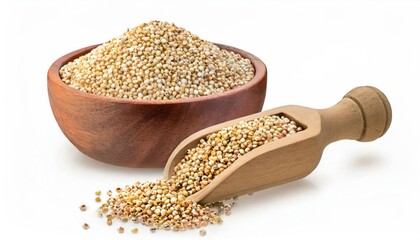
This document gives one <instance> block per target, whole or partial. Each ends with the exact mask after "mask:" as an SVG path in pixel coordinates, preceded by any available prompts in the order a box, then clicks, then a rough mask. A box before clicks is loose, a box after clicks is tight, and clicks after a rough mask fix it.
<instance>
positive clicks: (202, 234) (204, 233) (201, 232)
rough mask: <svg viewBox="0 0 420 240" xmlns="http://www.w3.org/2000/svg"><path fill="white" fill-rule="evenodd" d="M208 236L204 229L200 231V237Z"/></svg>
mask: <svg viewBox="0 0 420 240" xmlns="http://www.w3.org/2000/svg"><path fill="white" fill-rule="evenodd" d="M206 234H207V232H206V230H204V229H201V230H200V236H203V237H204V236H206Z"/></svg>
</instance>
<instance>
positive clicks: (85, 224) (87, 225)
mask: <svg viewBox="0 0 420 240" xmlns="http://www.w3.org/2000/svg"><path fill="white" fill-rule="evenodd" d="M82 227H83V229H85V230H88V229H89V228H90V226H89V224H87V223H83V225H82Z"/></svg>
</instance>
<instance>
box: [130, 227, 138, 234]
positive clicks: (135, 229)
mask: <svg viewBox="0 0 420 240" xmlns="http://www.w3.org/2000/svg"><path fill="white" fill-rule="evenodd" d="M131 232H132V233H134V234H136V233H138V232H139V229H138V228H133V229H131Z"/></svg>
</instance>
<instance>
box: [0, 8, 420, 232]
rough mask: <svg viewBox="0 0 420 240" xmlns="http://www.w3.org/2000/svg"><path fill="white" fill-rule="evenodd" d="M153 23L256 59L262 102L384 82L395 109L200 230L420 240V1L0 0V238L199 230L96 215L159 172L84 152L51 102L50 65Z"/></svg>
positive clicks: (327, 102)
mask: <svg viewBox="0 0 420 240" xmlns="http://www.w3.org/2000/svg"><path fill="white" fill-rule="evenodd" d="M153 19H158V20H166V21H170V22H174V23H175V24H177V25H178V26H182V27H185V28H186V29H188V30H190V31H191V32H193V33H195V34H197V35H199V36H200V37H202V38H204V39H208V40H210V41H213V42H219V43H224V44H227V45H232V46H236V47H238V48H241V49H244V50H247V51H249V52H251V53H253V54H255V55H256V56H258V57H260V58H261V59H262V60H263V61H264V62H265V63H266V65H267V68H268V72H269V78H268V90H267V98H266V102H265V105H264V109H270V108H274V107H277V106H281V105H287V104H299V105H304V106H310V107H314V108H324V107H328V106H331V105H333V104H335V103H336V102H337V101H338V100H339V99H340V98H341V97H342V96H343V95H344V94H345V93H346V92H347V91H349V90H350V89H351V88H353V87H356V86H359V85H373V86H376V87H378V88H379V89H381V90H382V91H383V92H384V93H385V94H386V95H387V96H388V98H389V100H390V102H391V104H392V108H393V121H392V124H391V127H390V129H389V131H388V133H387V134H386V135H385V136H384V137H383V138H381V139H378V140H377V141H375V142H370V143H360V142H355V141H341V142H337V143H334V144H332V145H331V146H329V147H328V148H327V149H326V150H325V152H324V155H323V158H322V160H321V163H320V165H319V166H318V168H317V169H316V170H315V171H314V172H313V173H312V174H311V175H310V176H308V177H307V178H305V179H303V180H300V181H296V182H294V183H290V184H286V185H283V186H279V187H275V188H272V189H269V190H265V191H261V192H258V193H255V194H254V196H243V197H240V199H239V205H238V206H237V207H236V208H234V209H233V213H232V215H231V216H229V217H224V223H223V224H222V225H215V226H210V227H208V228H207V236H206V237H205V239H245V238H246V239H256V238H257V239H262V238H263V237H264V239H309V238H311V239H312V238H322V239H420V230H419V229H420V192H419V190H420V174H419V170H420V154H419V143H418V142H419V140H418V139H419V136H420V131H419V124H418V121H419V119H420V114H419V110H418V108H419V94H418V93H419V91H418V87H417V86H419V85H418V81H419V78H420V1H352V2H351V3H350V1H349V2H345V1H244V0H242V1H239V0H238V1H207V2H201V1H169V0H168V1H118V2H117V1H115V2H110V1H99V0H98V1H81V0H73V1H68V2H64V1H46V0H45V1H29V0H28V1H4V0H3V1H1V2H0V27H1V28H0V31H1V35H0V69H1V71H0V72H1V75H0V98H1V99H0V100H1V101H0V103H1V113H0V114H1V115H0V116H1V117H0V123H1V124H0V126H1V127H0V128H1V129H0V130H1V131H0V137H1V145H0V148H1V152H0V153H1V155H0V160H1V162H0V180H1V181H0V239H149V238H150V239H198V238H200V236H199V234H198V230H193V231H187V232H178V233H173V232H164V231H161V232H157V233H155V234H152V233H150V232H149V231H148V229H147V228H145V227H141V228H140V232H139V233H138V234H137V235H133V234H131V232H128V233H126V234H123V235H121V234H118V233H117V231H116V228H117V227H118V226H119V225H118V224H114V225H113V226H112V227H109V226H107V225H106V224H105V223H104V221H103V219H99V218H97V217H96V215H95V213H94V211H93V206H95V204H94V200H93V199H94V192H95V191H96V190H97V189H102V190H107V189H109V188H111V189H113V188H115V187H117V186H124V185H126V184H132V183H134V182H135V181H137V180H154V179H156V178H159V177H160V176H161V174H162V169H126V168H120V167H114V166H110V165H106V164H103V163H100V162H97V161H95V160H92V159H90V158H88V157H86V156H84V155H82V154H81V153H80V152H78V150H77V149H76V148H75V147H73V146H72V145H71V143H70V142H69V141H68V140H67V139H66V138H65V136H64V135H63V134H62V132H61V131H60V129H59V127H58V125H57V124H56V122H55V119H54V117H53V115H52V112H51V109H50V106H49V102H48V95H47V79H46V75H47V70H48V68H49V66H50V65H51V64H52V62H53V61H55V60H56V59H57V58H59V57H61V56H62V55H64V54H66V53H68V52H70V51H73V50H76V49H79V48H81V47H84V46H88V45H92V44H96V43H101V42H103V41H106V40H108V39H111V38H112V37H114V36H118V35H120V34H121V33H123V32H124V31H125V30H126V29H127V28H130V27H134V26H136V25H138V24H140V23H142V22H148V21H150V20H153ZM82 203H85V204H87V205H88V206H90V207H91V208H90V211H88V212H86V213H82V212H80V211H79V210H78V206H79V205H80V204H82ZM84 222H88V223H89V224H90V225H91V229H90V230H88V231H84V230H83V229H82V227H81V225H82V223H84ZM124 226H126V227H127V228H130V227H131V225H129V224H128V225H127V224H124ZM202 239H204V238H202Z"/></svg>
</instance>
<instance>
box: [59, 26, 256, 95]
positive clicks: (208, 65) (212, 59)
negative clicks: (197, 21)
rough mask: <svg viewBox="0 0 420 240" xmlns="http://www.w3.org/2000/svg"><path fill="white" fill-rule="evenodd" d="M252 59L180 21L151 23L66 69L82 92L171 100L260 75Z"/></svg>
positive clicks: (64, 78) (66, 80) (65, 76)
mask: <svg viewBox="0 0 420 240" xmlns="http://www.w3.org/2000/svg"><path fill="white" fill-rule="evenodd" d="M254 71H255V70H254V67H253V65H252V63H251V61H250V60H249V59H244V58H242V57H241V56H240V55H239V54H235V53H233V52H230V51H227V50H225V49H220V48H219V47H218V46H216V45H214V44H213V43H211V42H208V41H205V40H202V39H200V38H199V37H198V36H196V35H193V34H191V33H190V32H188V31H186V30H185V29H183V28H180V27H177V26H175V25H174V24H170V23H166V22H160V21H151V22H149V23H143V24H140V25H139V26H137V27H134V28H133V29H130V30H128V31H126V32H125V33H124V34H123V35H122V36H120V37H116V38H113V39H112V40H110V41H107V42H105V43H104V44H102V45H100V46H98V47H96V48H94V49H93V50H92V51H91V52H89V53H88V54H86V55H83V56H81V57H79V58H77V59H75V60H73V61H71V62H69V63H67V64H66V65H64V66H63V67H62V68H61V69H60V71H59V72H60V76H61V79H62V81H63V82H64V83H66V84H68V85H69V86H70V87H73V88H75V89H78V90H80V91H83V92H86V93H91V94H96V95H102V96H107V97H117V98H126V99H143V100H171V99H181V98H192V97H200V96H207V95H211V94H220V93H223V92H225V91H228V90H230V89H233V88H235V87H238V86H242V85H244V84H246V83H247V82H249V81H250V80H251V79H252V78H253V77H254Z"/></svg>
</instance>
